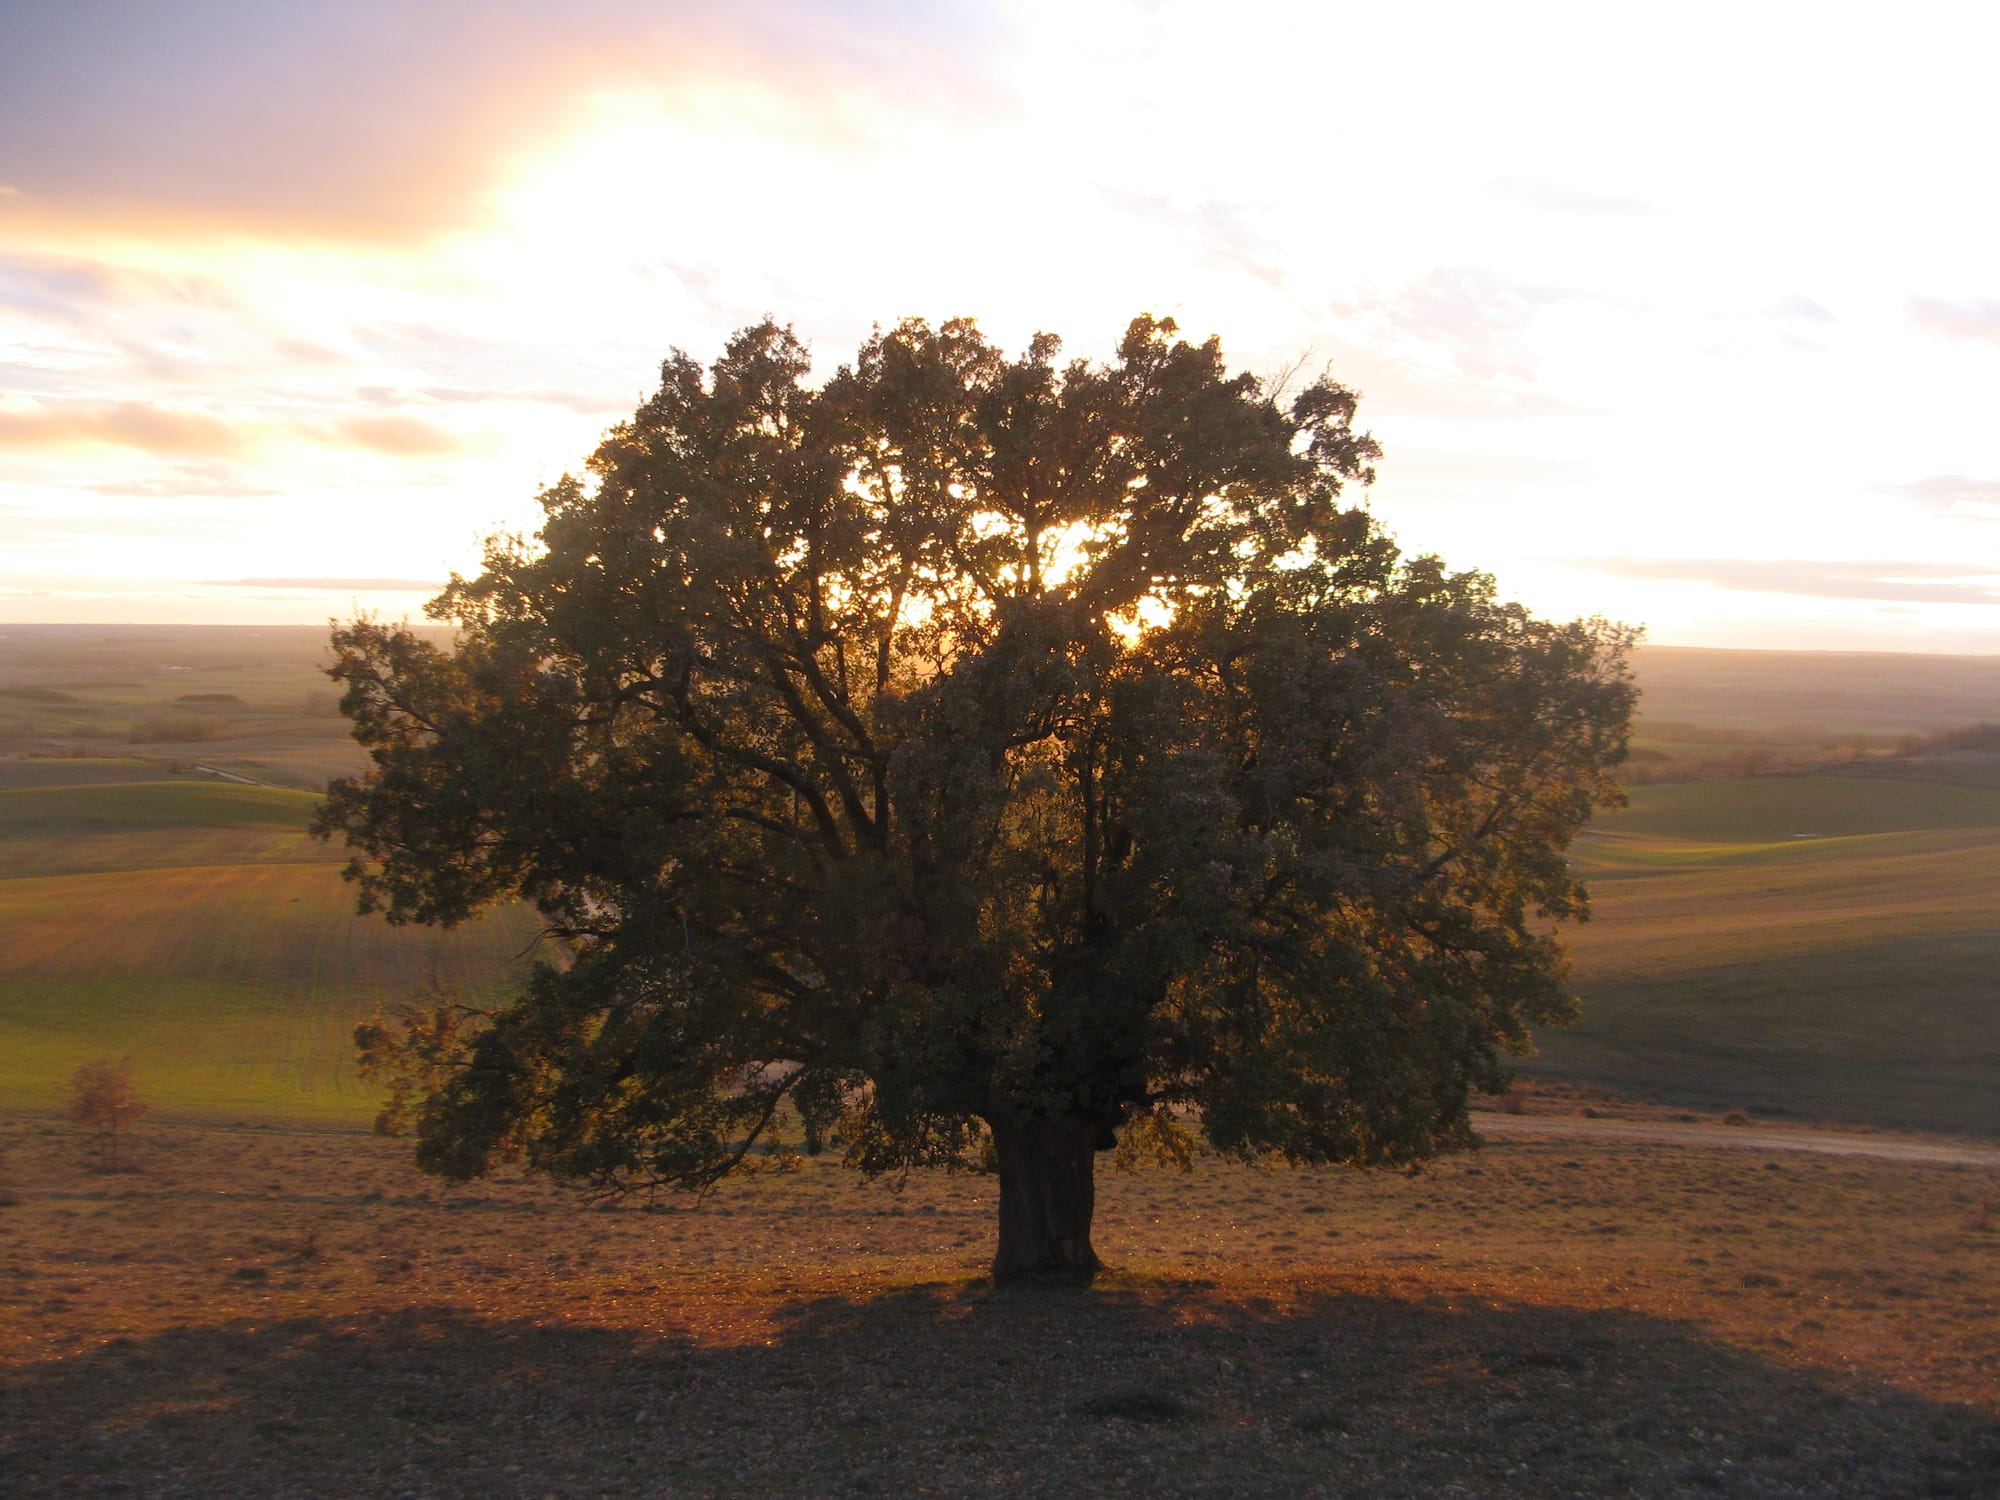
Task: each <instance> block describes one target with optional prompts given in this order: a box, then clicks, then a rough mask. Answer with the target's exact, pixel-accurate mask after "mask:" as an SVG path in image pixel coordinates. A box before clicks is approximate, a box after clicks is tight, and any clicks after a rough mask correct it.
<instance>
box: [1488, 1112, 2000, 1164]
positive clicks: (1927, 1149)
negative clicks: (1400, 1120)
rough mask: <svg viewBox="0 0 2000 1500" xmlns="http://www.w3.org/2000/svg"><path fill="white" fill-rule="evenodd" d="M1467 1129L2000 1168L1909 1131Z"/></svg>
mask: <svg viewBox="0 0 2000 1500" xmlns="http://www.w3.org/2000/svg"><path fill="white" fill-rule="evenodd" d="M1472 1125H1473V1129H1475V1130H1477V1131H1478V1132H1479V1133H1480V1134H1481V1135H1484V1136H1489V1137H1491V1138H1493V1139H1495V1140H1506V1139H1509V1138H1513V1139H1516V1140H1518V1139H1522V1138H1526V1137H1535V1136H1572V1137H1576V1138H1579V1139H1583V1140H1594V1141H1662V1142H1666V1143H1668V1144H1671V1145H1678V1146H1700V1147H1706V1148H1725V1149H1726V1148H1730V1147H1734V1148H1737V1149H1739V1150H1753V1151H1814V1152H1818V1153H1820V1154H1821V1155H1825V1156H1872V1157H1876V1158H1879V1159H1881V1160H1884V1161H1907V1162H1929V1163H1944V1164H1948V1165H1952V1166H1964V1167H1989V1168H1995V1169H2000V1146H1988V1145H1984V1144H1981V1143H1979V1142H1975V1141H1954V1140H1938V1139H1925V1138H1919V1137H1915V1136H1888V1135H1865V1134H1862V1133H1860V1132H1858V1131H1846V1130H1820V1129H1815V1128H1813V1127H1812V1126H1807V1125H1711V1124H1706V1123H1696V1124H1683V1123H1681V1122H1679V1121H1674V1120H1592V1119H1587V1118H1585V1117H1583V1116H1580V1115H1503V1114H1500V1113H1499V1112H1497V1111H1492V1112H1489V1111H1484V1110H1482V1111H1479V1112H1477V1113H1475V1114H1474V1115H1473V1117H1472Z"/></svg>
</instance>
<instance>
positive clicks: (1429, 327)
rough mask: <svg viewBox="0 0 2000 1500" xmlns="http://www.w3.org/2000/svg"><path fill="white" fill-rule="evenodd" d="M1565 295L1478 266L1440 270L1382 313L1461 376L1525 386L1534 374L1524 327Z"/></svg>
mask: <svg viewBox="0 0 2000 1500" xmlns="http://www.w3.org/2000/svg"><path fill="white" fill-rule="evenodd" d="M1568 295H1570V294H1569V293H1568V292H1565V291H1562V290H1561V289H1559V288H1554V287H1546V286H1536V285H1532V284H1530V283H1526V282H1517V281H1511V280H1509V279H1507V278H1506V277H1503V276H1499V275H1496V274H1495V273H1493V272H1492V271H1488V270H1484V269H1482V268H1480V267H1477V266H1440V267H1438V268H1437V269H1436V270H1434V271H1432V272H1430V273H1429V274H1428V275H1426V276H1424V277H1421V278H1420V279H1418V280H1416V281H1413V282H1411V283H1409V284H1408V285H1407V286H1405V287H1404V288H1403V289H1402V291H1401V292H1399V293H1398V294H1397V295H1396V296H1395V297H1394V298H1393V299H1391V300H1389V301H1388V302H1387V303H1386V304H1384V305H1383V307H1382V311H1383V313H1384V315H1385V316H1386V319H1387V321H1388V324H1389V326H1390V327H1391V328H1392V329H1394V330H1395V331H1396V332H1398V333H1400V334H1402V335H1403V336H1404V337H1405V338H1407V339H1409V340H1412V341H1414V342H1415V343H1417V344H1418V345H1419V346H1428V350H1429V352H1431V353H1433V354H1441V355H1442V356H1443V357H1444V359H1446V360H1447V361H1448V362H1449V363H1450V364H1451V366H1453V367H1454V368H1455V369H1456V370H1457V371H1458V372H1459V373H1460V374H1461V375H1464V376H1466V377H1468V378H1470V379H1472V380H1475V381H1493V380H1500V379H1512V380H1515V381H1518V382H1521V383H1524V384H1526V383H1532V381H1533V377H1534V373H1535V368H1534V359H1533V356H1532V353H1531V352H1530V348H1529V344H1528V341H1527V339H1526V337H1525V335H1526V333H1527V331H1528V328H1529V325H1530V324H1532V323H1533V322H1534V319H1535V314H1536V313H1537V312H1538V311H1539V310H1540V309H1541V308H1543V307H1545V306H1547V305H1548V304H1550V303H1553V302H1558V301H1560V300H1562V299H1563V298H1564V297H1566V296H1568Z"/></svg>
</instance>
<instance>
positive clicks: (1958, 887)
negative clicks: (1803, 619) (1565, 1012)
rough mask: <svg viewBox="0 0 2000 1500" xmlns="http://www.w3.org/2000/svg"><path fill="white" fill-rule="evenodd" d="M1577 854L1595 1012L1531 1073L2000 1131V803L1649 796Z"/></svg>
mask: <svg viewBox="0 0 2000 1500" xmlns="http://www.w3.org/2000/svg"><path fill="white" fill-rule="evenodd" d="M1576 858H1577V863H1578V864H1579V866H1580V867H1581V868H1582V869H1583V870H1584V871H1585V873H1586V874H1587V876H1588V879H1589V882H1590V887H1591V892H1592V898H1593V907H1594V920H1592V921H1591V922H1590V923H1589V924H1588V925H1586V926H1585V927H1583V928H1581V929H1579V930H1578V931H1577V932H1576V934H1575V941H1574V948H1575V953H1576V972H1575V977H1576V983H1577V988H1578V990H1579V991H1580V993H1581V994H1582V996H1583V998H1584V1011H1583V1016H1582V1018H1581V1020H1580V1021H1579V1022H1578V1024H1577V1025H1576V1026H1575V1027H1573V1028H1571V1029H1569V1030H1567V1031H1564V1032H1551V1033H1548V1034H1546V1035H1544V1036H1543V1037H1542V1038H1540V1039H1539V1040H1540V1046H1541V1053H1542V1055H1541V1057H1540V1058H1538V1059H1537V1060H1535V1062H1533V1063H1532V1064H1531V1065H1530V1067H1529V1071H1530V1073H1531V1074H1540V1075H1543V1076H1555V1077H1562V1078H1566V1079H1571V1080H1587V1081H1590V1082H1598V1083H1606V1084H1610V1085H1611V1086H1613V1087H1616V1088H1618V1089H1620V1090H1621V1091H1624V1092H1630V1093H1640V1094H1643V1093H1648V1092H1657V1093H1660V1094H1662V1095H1664V1096H1666V1097H1669V1098H1682V1099H1686V1100H1688V1101H1689V1102H1699V1103H1706V1104H1721V1105H1726V1106H1730V1107H1736V1108H1743V1107H1752V1106H1754V1107H1761V1108H1766V1109H1773V1110H1784V1111H1786V1112H1790V1113H1797V1114H1805V1115H1818V1116H1827V1117H1832V1118H1846V1119H1857V1120H1873V1121H1878V1122H1883V1123H1901V1124H1909V1125H1920V1126H1928V1127H1935V1128H1943V1129H1951V1130H1961V1131H1970V1132H1975V1133H1981V1134H1991V1133H2000V977H1996V976H2000V791H1995V790H1993V789H1990V788H1985V787H1968V786H1955V785H1949V784H1938V783H1932V782H1923V781H1896V780H1884V779H1878V778H1873V777H1840V776H1825V775H1823V776H1801V777H1758V778H1748V779H1743V780H1735V781H1704V782H1693V783H1689V784H1686V785H1680V786H1658V787H1642V788H1638V789H1636V790H1635V791H1634V792H1633V794H1632V805H1631V807H1630V808H1629V809H1627V810H1625V811H1623V812H1621V813H1619V814H1617V815H1615V816H1612V817H1609V818H1606V819H1603V820H1602V821H1601V822H1600V823H1599V824H1598V825H1597V827H1596V828H1595V829H1594V830H1593V832H1592V833H1590V834H1588V835H1586V837H1585V838H1584V840H1583V841H1582V842H1581V843H1580V844H1579V846H1578V849H1577V853H1576Z"/></svg>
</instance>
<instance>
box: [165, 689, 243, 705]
mask: <svg viewBox="0 0 2000 1500" xmlns="http://www.w3.org/2000/svg"><path fill="white" fill-rule="evenodd" d="M174 702H176V703H198V704H204V705H207V706H209V707H215V708H243V707H245V706H246V705H245V704H244V702H243V700H242V699H241V698H239V697H237V696H236V695H235V694H234V693H182V694H181V695H180V697H178V698H176V699H174Z"/></svg>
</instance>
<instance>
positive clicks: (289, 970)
mask: <svg viewBox="0 0 2000 1500" xmlns="http://www.w3.org/2000/svg"><path fill="white" fill-rule="evenodd" d="M438 638H439V639H442V635H441V634H440V635H439V637H438ZM325 658H326V632H325V631H324V630H321V629H317V628H309V627H300V628H294V629H275V630H264V629H241V628H231V627H141V626H118V627H113V626H103V627H56V626H9V627H5V628H4V629H0V1103H18V1104H23V1105H29V1106H32V1107H36V1108H42V1107H47V1106H48V1105H49V1104H51V1103H53V1102H55V1101H56V1100H57V1099H58V1098H59V1096H60V1092H61V1086H62V1082H63V1080H64V1079H65V1078H66V1077H67V1075H68V1073H69V1071H70V1070H72V1069H73V1068H74V1067H75V1066H76V1064H77V1063H78V1062H81V1061H84V1060H87V1059H89V1058H92V1057H97V1056H113V1057H115V1056H119V1055H122V1054H127V1053H129V1054H130V1055H131V1057H132V1060H133V1064H134V1067H135V1069H136V1070H137V1071H138V1073H139V1074H140V1076H141V1079H142V1083H143V1086H144V1087H145V1089H146V1091H147V1093H148V1094H149V1095H150V1096H151V1097H153V1098H154V1099H155V1100H156V1101H157V1102H159V1103H160V1104H161V1105H162V1106H163V1107H167V1108H170V1109H172V1110H174V1111H177V1112H183V1113H204V1112H205V1113H208V1114H211V1115H216V1116H226V1115H229V1114H231V1113H239V1114H240V1113H253V1114H271V1115H291V1116H299V1117H305V1118H315V1119H324V1118H343V1119H355V1118H363V1117H365V1115H366V1113H367V1109H368V1101H367V1099H366V1098H365V1097H364V1094H363V1091H362V1090H361V1089H360V1086H359V1085H358V1083H357V1082H356V1081H355V1079H354V1077H353V1075H352V1071H351V1067H350V1050H349V1047H348V1032H349V1030H350V1028H351V1027H352V1025H353V1023H354V1021H355V1020H356V1019H357V1018H358V1017H360V1016H363V1015H366V1014H368V1013H369V1012H370V1011H372V1010H373V1009H374V1008H375V1007H376V1006H377V1005H382V1004H394V1003H395V1002H397V1001H399V1000H401V999H404V998H407V997H411V996H413V995H415V994H416V993H418V992H419V991H420V990H422V988H423V987H424V986H425V985H426V984H427V983H428V981H429V980H430V979H431V978H432V977H433V976H435V977H436V978H437V979H438V980H440V981H441V982H443V983H446V984H450V985H455V986H460V987H465V988H470V989H473V990H488V991H490V990H491V989H493V988H494V987H496V986H500V985H503V984H505V983H507V982H508V981H509V976H510V975H513V974H516V973H518V970H519V968H520V964H519V963H518V962H517V960H516V955H518V954H519V953H520V952H522V950H523V949H524V948H525V947H526V946H527V945H528V944H529V943H530V942H531V940H532V938H533V935H534V924H533V922H532V920H531V918H530V917H529V916H528V914H526V913H524V912H511V913H506V914H503V915H502V916H500V917H498V918H495V919H493V920H492V921H489V922H488V923H486V924H484V925H483V926H480V927H475V928H471V929H468V930H466V931H462V932H456V933H442V934H441V933H434V932H430V931H427V930H421V929H414V930H413V929H391V928H389V927H388V926H386V925H385V924H384V923H383V922H382V921H381V920H380V919H379V918H369V919H366V920H362V919H358V918H356V917H355V916H354V915H353V910H352V900H351V893H350V892H349V890H348V889H347V888H346V887H344V886H343V885H342V883H341V881H340V880H339V876H338V866H339V862H340V859H341V855H340V852H339V851H337V850H332V849H328V848H326V847H324V846H322V845H320V844H318V843H315V842H314V841H312V840H311V839H308V838H307V837H306V836H305V834H304V831H303V829H304V823H305V820H306V818H307V816H308V814H309V812H310V809H311V806H312V802H313V796H314V794H315V793H316V792H317V791H318V790H319V789H320V788H322V787H323V786H324V785H325V783H326V781H327V779H328V778H329V777H331V776H334V775H341V774H349V773H351V772H353V771H355V770H357V769H359V767H360V765H361V763H362V762H361V757H360V754H359V752H358V751H357V750H356V748H355V747H354V745H353V743H352V742H351V741H350V740H349V739H348V738H347V737H346V724H345V721H343V720H342V719H340V718H339V717H338V715H337V713H335V712H334V710H333V695H332V689H331V685H330V684H329V683H328V681H327V679H326V678H325V676H324V674H323V672H322V671H321V668H322V666H323V664H324V661H325ZM1635 661H1636V667H1637V673H1638V678H1639V682H1640V686H1641V688H1642V691H1643V695H1644V696H1643V698H1642V703H1641V714H1640V722H1639V726H1638V734H1639V740H1640V742H1641V745H1642V746H1646V745H1650V746H1654V747H1657V749H1656V750H1655V751H1654V752H1653V753H1654V754H1656V755H1657V756H1658V757H1660V758H1661V763H1666V762H1667V761H1677V762H1683V763H1692V762H1701V761H1704V760H1705V761H1706V764H1707V765H1709V766H1710V767H1711V768H1712V767H1713V765H1714V764H1715V760H1714V756H1715V754H1716V753H1717V751H1718V748H1720V750H1721V751H1723V752H1726V753H1734V752H1733V750H1732V749H1731V747H1739V748H1742V747H1747V748H1748V749H1750V750H1754V751H1759V752H1762V751H1770V752H1772V753H1774V754H1781V755H1782V756H1785V757H1789V758H1791V759H1794V760H1798V759H1801V758H1803V759H1805V760H1808V761H1810V760H1825V759H1827V758H1828V756H1829V750H1830V747H1841V748H1842V749H1843V752H1852V754H1853V755H1854V756H1855V757H1858V758H1854V759H1852V760H1851V763H1848V764H1845V765H1835V766H1832V767H1826V766H1823V767H1822V774H1812V775H1792V776H1773V775H1763V776H1746V777H1739V778H1736V779H1729V780H1698V781H1688V782H1681V783H1675V784H1662V785H1650V786H1639V787H1636V788H1634V790H1633V794H1632V805H1631V807H1630V808H1629V809H1627V810H1625V811H1623V812H1621V813H1619V814H1617V815H1615V816H1612V817H1609V818H1606V819H1603V820H1601V821H1600V822H1599V823H1598V824H1597V825H1596V826H1595V827H1594V828H1593V829H1592V830H1591V831H1590V832H1589V833H1588V834H1586V836H1585V837H1584V839H1583V840H1582V841H1581V842H1580V843H1579V845H1578V846H1577V849H1576V850H1575V858H1576V860H1577V862H1578V864H1579V866H1580V867H1582V868H1583V869H1584V871H1585V872H1586V873H1587V875H1588V876H1589V879H1590V883H1591V887H1592V890H1593V893H1594V898H1595V908H1596V914H1597V915H1596V920H1595V921H1593V922H1591V923H1590V924H1588V925H1587V926H1585V927H1583V928H1581V929H1579V930H1578V931H1577V932H1576V933H1575V949H1576V958H1577V962H1576V980H1577V987H1578V989H1579V991H1580V992H1581V994H1582V995H1583V998H1584V1011H1583V1016H1582V1019H1581V1020H1580V1022H1579V1023H1578V1025H1577V1026H1576V1027H1575V1028H1573V1029H1571V1030H1569V1031H1567V1032H1550V1033H1548V1034H1546V1035H1545V1036H1543V1037H1542V1038H1540V1042H1541V1046H1542V1055H1541V1056H1540V1057H1539V1058H1537V1059H1534V1060H1532V1061H1531V1062H1530V1063H1529V1064H1528V1069H1529V1071H1530V1073H1531V1074H1538V1075H1541V1076H1547V1077H1558V1078H1563V1079H1567V1080H1572V1081H1578V1082H1587V1083H1594V1084H1604V1085H1608V1086H1611V1087H1614V1088H1617V1089H1619V1090H1621V1091H1624V1092H1629V1093H1634V1094H1646V1093H1657V1094H1659V1095H1661V1096H1662V1097H1663V1098H1667V1099H1673V1100H1683V1101H1686V1102H1688V1103H1698V1104H1713V1105H1723V1106H1726V1107H1729V1108H1746V1107H1749V1106H1753V1105H1755V1106H1761V1107H1765V1108H1773V1109H1784V1110H1788V1111H1792V1112H1795V1113H1799V1114H1806V1115H1823V1116H1829V1117H1836V1118H1849V1119H1860V1120H1874V1121H1881V1122H1902V1123H1909V1124H1918V1125H1927V1126H1935V1127H1940V1128H1948V1129H1955V1130H1966V1131H1973V1132H1978V1133H1983V1134H1996V1133H2000V1103H1996V1101H2000V756H1996V755H1995V754H1993V753H1991V752H1990V751H1989V752H1986V753H1984V754H1980V753H1970V754H1967V753H1957V752H1953V753H1943V752H1940V753H1937V754H1933V755H1928V756H1925V757H1919V758H1916V759H1910V758H1907V757H1898V756H1894V755H1891V754H1890V753H1889V749H1888V747H1890V746H1893V745H1894V744H1895V743H1896V742H1897V741H1898V740H1899V738H1905V739H1906V738H1908V737H1910V736H1916V735H1927V734H1933V733H1936V732H1937V731H1939V730H1942V729H1947V728H1950V727H1952V726H1955V725H1962V724H1968V723H1974V722H1979V721H1982V720H1984V721H1994V720H2000V662H1995V661H1994V660H1992V659H1990V658H1984V659H1982V658H1971V657H1915V656H1889V655H1860V654H1837V653H1781V652H1749V651H1740V652H1732V651H1698V650H1682V649H1676V648H1642V649H1641V650H1640V651H1639V652H1638V653H1637V656H1636V658H1635ZM174 734H185V735H188V736H190V738H187V739H183V740H174V739H171V738H163V737H162V736H168V735H174ZM1828 770H1837V771H1839V772H1841V774H1825V772H1826V771H1828ZM218 773H227V774H229V775H234V776H239V777H244V778H248V779H249V780H250V781H252V782H256V783H261V785H242V784H239V783H235V782H230V781H226V780H223V779H221V775H219V774H218Z"/></svg>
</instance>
